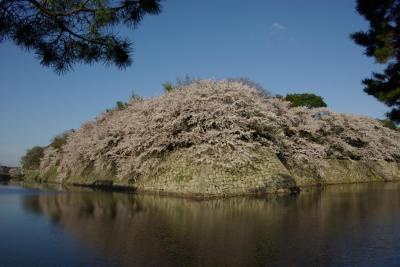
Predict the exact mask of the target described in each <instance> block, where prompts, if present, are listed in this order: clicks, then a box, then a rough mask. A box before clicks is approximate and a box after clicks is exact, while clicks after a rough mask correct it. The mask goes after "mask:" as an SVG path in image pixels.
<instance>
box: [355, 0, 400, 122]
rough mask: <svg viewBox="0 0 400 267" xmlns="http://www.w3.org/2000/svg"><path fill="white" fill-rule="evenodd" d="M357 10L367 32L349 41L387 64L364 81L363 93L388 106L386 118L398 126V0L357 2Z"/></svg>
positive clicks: (399, 1) (361, 32) (399, 79)
mask: <svg viewBox="0 0 400 267" xmlns="http://www.w3.org/2000/svg"><path fill="white" fill-rule="evenodd" d="M357 11H358V12H359V13H360V14H361V15H362V16H363V17H364V18H365V19H366V20H367V21H368V22H369V29H368V31H360V32H355V33H353V34H351V38H352V39H353V40H354V41H355V42H356V43H357V44H359V45H361V46H363V47H365V54H366V55H367V56H369V57H373V58H375V60H376V62H377V63H381V64H386V69H385V70H384V71H383V73H376V72H374V73H373V74H372V77H371V78H367V79H364V80H363V84H364V86H365V88H364V91H365V92H366V93H367V94H369V95H372V96H374V97H376V98H377V99H378V100H379V101H381V102H383V103H385V104H386V105H388V106H389V107H391V108H392V109H391V111H390V112H388V113H387V116H388V118H389V119H391V120H392V121H394V122H396V123H400V0H379V1H377V0H358V1H357Z"/></svg>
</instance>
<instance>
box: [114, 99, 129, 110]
mask: <svg viewBox="0 0 400 267" xmlns="http://www.w3.org/2000/svg"><path fill="white" fill-rule="evenodd" d="M126 105H127V104H126V103H124V102H122V101H117V103H116V107H115V109H116V110H123V109H125V107H126Z"/></svg>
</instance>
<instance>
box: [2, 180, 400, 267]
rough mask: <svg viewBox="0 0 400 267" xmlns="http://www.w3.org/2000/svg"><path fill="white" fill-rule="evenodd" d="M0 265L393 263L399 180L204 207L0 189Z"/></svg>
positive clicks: (399, 253) (398, 262) (397, 253)
mask: <svg viewBox="0 0 400 267" xmlns="http://www.w3.org/2000/svg"><path fill="white" fill-rule="evenodd" d="M0 266H2V267H7V266H400V183H370V184H358V185H341V186H329V187H325V188H319V189H318V188H314V189H309V190H303V191H302V192H301V194H299V195H297V196H279V197H278V196H270V197H264V198H230V199H221V200H209V201H194V200H185V199H176V198H167V197H157V196H144V195H135V194H129V193H112V192H94V191H88V190H86V189H77V190H72V191H55V190H52V189H32V188H23V187H17V186H7V185H3V186H0Z"/></svg>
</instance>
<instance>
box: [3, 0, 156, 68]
mask: <svg viewBox="0 0 400 267" xmlns="http://www.w3.org/2000/svg"><path fill="white" fill-rule="evenodd" d="M160 10H161V6H160V0H118V1H117V0H115V1H108V0H85V1H62V0H18V1H15V0H2V1H0V41H1V40H4V39H10V40H12V41H14V43H15V44H17V45H18V46H21V47H23V48H26V49H28V50H33V51H34V52H35V53H36V55H37V56H38V58H39V59H40V62H41V64H42V65H44V66H50V67H52V68H53V69H54V70H55V71H57V72H63V71H66V70H69V69H71V68H72V66H73V65H74V64H76V63H93V62H103V63H105V64H114V65H116V66H117V67H120V68H123V67H126V66H128V65H130V64H131V62H132V60H131V56H130V52H131V47H132V45H131V43H130V42H129V41H128V40H127V39H124V38H121V37H119V36H118V34H117V33H116V32H115V28H114V26H116V25H118V24H123V25H125V26H130V27H136V26H137V25H138V24H139V22H140V21H141V20H142V18H143V17H144V16H145V15H147V14H158V13H160Z"/></svg>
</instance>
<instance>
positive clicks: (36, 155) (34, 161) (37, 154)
mask: <svg viewBox="0 0 400 267" xmlns="http://www.w3.org/2000/svg"><path fill="white" fill-rule="evenodd" d="M43 151H44V148H43V147H40V146H35V147H32V148H31V149H28V150H27V151H26V154H25V156H23V157H22V158H21V165H22V168H23V169H24V170H36V169H39V166H40V160H41V159H42V158H43V155H44V153H43Z"/></svg>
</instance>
